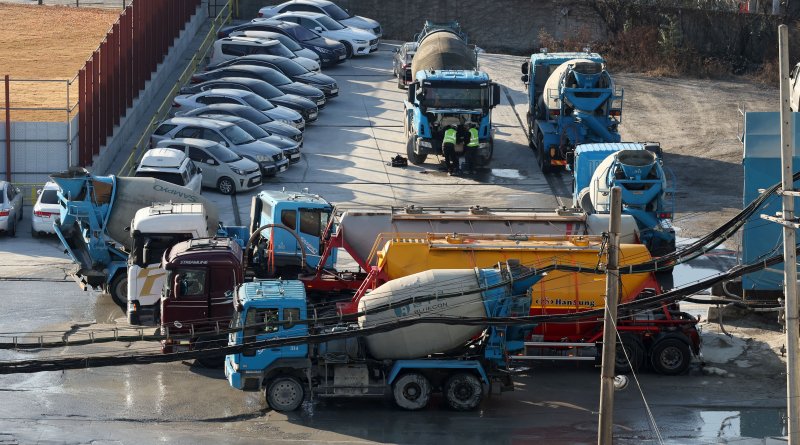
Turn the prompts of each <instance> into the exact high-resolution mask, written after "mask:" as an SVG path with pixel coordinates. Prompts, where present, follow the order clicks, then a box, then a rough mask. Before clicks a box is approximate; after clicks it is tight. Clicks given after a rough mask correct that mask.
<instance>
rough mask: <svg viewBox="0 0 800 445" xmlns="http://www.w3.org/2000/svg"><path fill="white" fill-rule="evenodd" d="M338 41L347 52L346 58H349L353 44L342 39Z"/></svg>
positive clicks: (351, 55)
mask: <svg viewBox="0 0 800 445" xmlns="http://www.w3.org/2000/svg"><path fill="white" fill-rule="evenodd" d="M339 43H341V44H342V45H344V50H345V51H346V52H347V58H348V59H349V58H351V57H353V45H351V44H350V43H348V42H346V41H344V40H342V41H341V42H339Z"/></svg>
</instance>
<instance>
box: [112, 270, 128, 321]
mask: <svg viewBox="0 0 800 445" xmlns="http://www.w3.org/2000/svg"><path fill="white" fill-rule="evenodd" d="M108 293H109V295H111V299H112V300H113V301H114V303H115V304H116V305H117V306H119V307H120V309H122V312H125V313H126V314H127V313H128V274H127V273H125V271H124V270H123V271H121V272H119V273H117V274H116V275H115V276H114V279H113V280H111V284H110V285H109V286H108Z"/></svg>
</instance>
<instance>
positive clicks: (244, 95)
mask: <svg viewBox="0 0 800 445" xmlns="http://www.w3.org/2000/svg"><path fill="white" fill-rule="evenodd" d="M211 104H239V105H246V106H248V107H253V108H255V109H256V110H258V111H261V112H263V113H264V114H266V115H267V116H269V117H271V118H273V119H275V120H276V121H278V122H283V123H285V124H289V125H292V126H294V127H295V128H297V129H298V130H303V129H304V128H305V127H306V121H305V120H304V119H303V116H301V115H300V113H298V112H296V111H294V110H291V109H289V108H284V107H277V106H275V105H273V104H272V103H271V102H270V101H268V100H266V99H264V98H263V97H261V96H259V95H258V94H255V93H252V92H250V91H245V90H236V89H229V88H218V89H217V88H214V89H211V90H206V91H201V92H199V93H195V94H189V95H186V94H179V95H177V96H175V98H174V99H173V104H172V106H173V107H174V108H180V109H181V111H189V110H193V109H195V108H200V107H203V106H206V105H211Z"/></svg>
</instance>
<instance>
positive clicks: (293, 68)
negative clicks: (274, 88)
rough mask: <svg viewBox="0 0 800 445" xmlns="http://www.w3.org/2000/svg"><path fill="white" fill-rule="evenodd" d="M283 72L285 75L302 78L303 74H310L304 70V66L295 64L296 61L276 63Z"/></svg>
mask: <svg viewBox="0 0 800 445" xmlns="http://www.w3.org/2000/svg"><path fill="white" fill-rule="evenodd" d="M276 65H278V66H279V67H280V68H281V71H283V74H286V75H288V76H302V75H303V74H308V72H309V71H308V70H307V69H305V68H303V65H300V64H299V63H297V62H295V61H294V60H281V61H279V62H278V63H276Z"/></svg>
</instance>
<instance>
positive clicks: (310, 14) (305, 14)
mask: <svg viewBox="0 0 800 445" xmlns="http://www.w3.org/2000/svg"><path fill="white" fill-rule="evenodd" d="M293 15H299V16H303V17H307V18H310V19H317V18H320V17H328V15H327V14H323V13H321V12H311V11H289V12H282V13H280V14H278V15H276V16H275V17H281V16H284V17H290V16H293ZM328 18H330V17H328Z"/></svg>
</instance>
